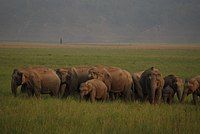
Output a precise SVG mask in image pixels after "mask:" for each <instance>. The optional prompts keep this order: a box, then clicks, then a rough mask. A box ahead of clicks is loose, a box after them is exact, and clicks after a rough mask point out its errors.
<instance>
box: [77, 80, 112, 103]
mask: <svg viewBox="0 0 200 134" xmlns="http://www.w3.org/2000/svg"><path fill="white" fill-rule="evenodd" d="M86 95H89V97H90V100H91V102H95V100H96V99H102V101H105V100H106V99H107V97H108V89H107V86H106V85H105V84H104V83H103V82H102V81H101V80H98V79H92V80H88V81H87V82H85V83H82V84H81V86H80V101H81V100H83V98H84V96H86Z"/></svg>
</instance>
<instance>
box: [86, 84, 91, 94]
mask: <svg viewBox="0 0 200 134" xmlns="http://www.w3.org/2000/svg"><path fill="white" fill-rule="evenodd" d="M86 85H87V87H88V92H90V91H92V90H93V85H92V84H91V83H89V82H87V83H86Z"/></svg>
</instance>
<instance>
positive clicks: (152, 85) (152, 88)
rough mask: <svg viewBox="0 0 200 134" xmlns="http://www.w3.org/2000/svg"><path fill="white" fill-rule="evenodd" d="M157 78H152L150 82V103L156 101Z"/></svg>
mask: <svg viewBox="0 0 200 134" xmlns="http://www.w3.org/2000/svg"><path fill="white" fill-rule="evenodd" d="M156 86H157V83H156V79H155V78H152V79H151V82H150V103H151V104H154V103H155V92H156V88H157V87H156Z"/></svg>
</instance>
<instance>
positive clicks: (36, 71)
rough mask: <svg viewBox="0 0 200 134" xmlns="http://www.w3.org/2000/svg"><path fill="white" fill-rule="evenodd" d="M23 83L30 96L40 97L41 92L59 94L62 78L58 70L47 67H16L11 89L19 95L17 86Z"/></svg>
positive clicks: (15, 94) (52, 94)
mask: <svg viewBox="0 0 200 134" xmlns="http://www.w3.org/2000/svg"><path fill="white" fill-rule="evenodd" d="M20 85H22V88H24V90H27V93H28V96H34V95H35V96H36V97H37V98H40V94H50V95H51V96H56V97H57V96H58V92H59V87H60V79H59V77H58V76H57V74H56V72H55V71H54V70H52V69H49V68H46V67H26V68H18V69H14V70H13V73H12V79H11V90H12V93H13V94H14V96H17V87H18V86H20Z"/></svg>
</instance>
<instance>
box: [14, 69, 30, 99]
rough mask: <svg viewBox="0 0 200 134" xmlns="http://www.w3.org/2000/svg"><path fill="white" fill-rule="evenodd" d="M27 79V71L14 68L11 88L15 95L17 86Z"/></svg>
mask: <svg viewBox="0 0 200 134" xmlns="http://www.w3.org/2000/svg"><path fill="white" fill-rule="evenodd" d="M27 81H28V73H26V72H25V71H22V70H18V69H14V71H13V73H12V79H11V90H12V93H13V94H14V96H17V88H18V86H20V85H22V84H25V83H26V82H27Z"/></svg>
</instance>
